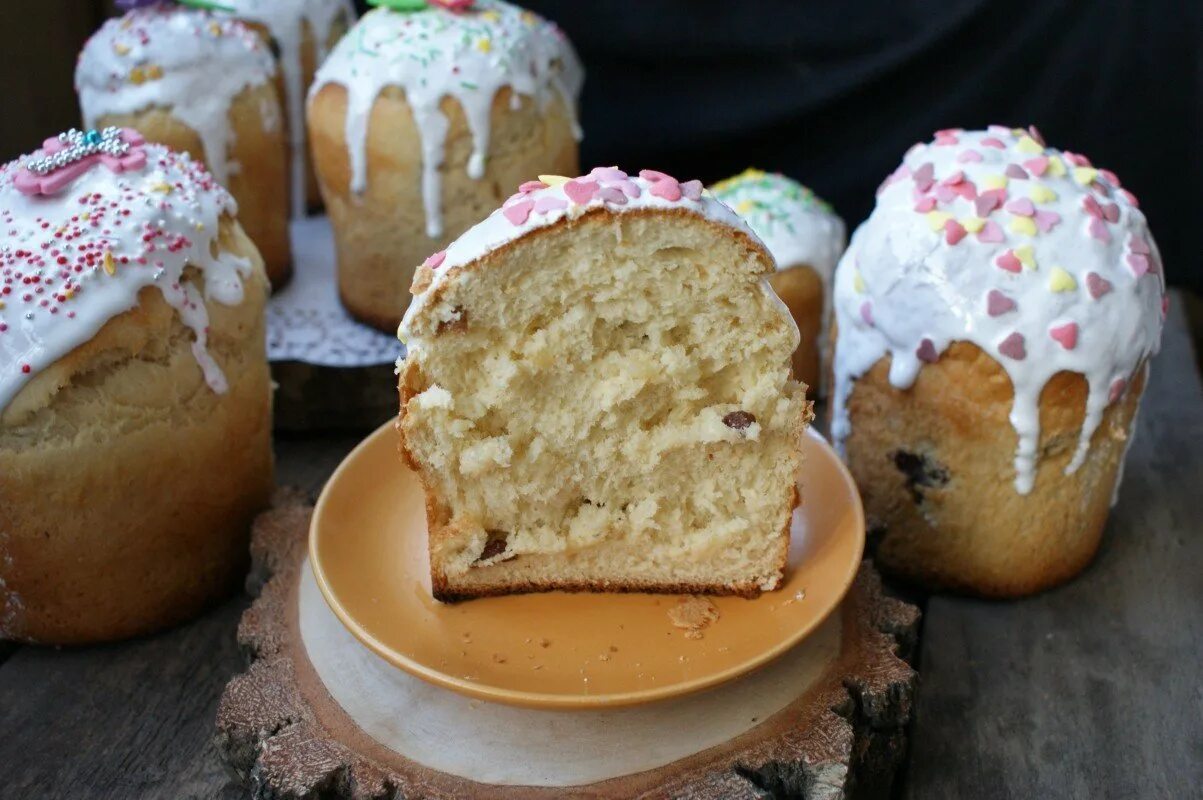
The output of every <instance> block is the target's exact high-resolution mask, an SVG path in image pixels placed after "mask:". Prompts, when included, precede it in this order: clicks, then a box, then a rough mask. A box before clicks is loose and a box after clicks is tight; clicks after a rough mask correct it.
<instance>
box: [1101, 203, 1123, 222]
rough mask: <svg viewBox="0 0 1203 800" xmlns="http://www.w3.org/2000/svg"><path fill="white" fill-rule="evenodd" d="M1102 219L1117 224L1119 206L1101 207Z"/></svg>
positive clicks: (1111, 204)
mask: <svg viewBox="0 0 1203 800" xmlns="http://www.w3.org/2000/svg"><path fill="white" fill-rule="evenodd" d="M1103 219H1105V220H1107V221H1108V222H1119V206H1117V205H1116V204H1115V203H1108V204H1107V205H1105V206H1103Z"/></svg>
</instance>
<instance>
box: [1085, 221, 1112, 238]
mask: <svg viewBox="0 0 1203 800" xmlns="http://www.w3.org/2000/svg"><path fill="white" fill-rule="evenodd" d="M1090 235H1091V236H1092V237H1093V238H1095V239H1098V240H1099V241H1100V242H1110V241H1111V231H1109V230H1107V223H1106V222H1103V220H1102V219H1100V218H1098V217H1091V218H1090Z"/></svg>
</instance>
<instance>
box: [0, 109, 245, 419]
mask: <svg viewBox="0 0 1203 800" xmlns="http://www.w3.org/2000/svg"><path fill="white" fill-rule="evenodd" d="M47 158H49V161H45V160H44V159H47ZM236 211H237V208H236V206H235V203H234V200H233V199H232V198H231V197H230V195H229V194H228V193H227V192H226V190H225V189H223V188H222V187H221V186H219V185H218V184H217V183H216V181H214V179H213V178H212V176H210V174H209V173H208V172H206V171H205V169H204V167H203V166H201V165H200V164H199V163H197V162H195V161H193V160H192V159H191V158H189V157H188V155H187V154H186V153H184V154H180V153H175V152H173V151H171V150H168V149H167V148H165V147H162V146H159V145H155V144H146V143H145V142H144V141H143V139H142V137H141V136H140V135H139V134H138V133H137V132H135V131H132V130H129V129H116V128H111V129H107V130H105V131H87V132H81V131H71V132H69V133H67V134H62V135H60V136H59V137H56V138H53V139H47V140H46V142H45V144H44V146H43V149H41V150H39V151H37V152H35V153H33V154H32V155H30V156H25V157H23V158H20V159H18V160H17V161H13V162H11V163H9V164H7V165H5V166H4V167H2V168H0V231H2V238H0V411H3V410H4V409H5V408H6V407H7V406H8V404H9V403H10V402H11V401H12V400H13V398H14V397H15V396H16V395H17V393H18V392H19V391H20V390H21V389H22V387H24V385H25V384H26V383H27V382H28V381H29V380H31V379H32V378H33V377H34V376H35V375H37V374H38V373H39V372H40V371H42V370H44V369H45V368H46V367H48V366H50V365H51V364H53V363H54V362H55V361H57V360H58V359H60V358H62V357H63V356H64V355H66V354H67V353H69V352H70V351H71V350H73V349H75V348H76V347H78V346H79V345H81V344H83V343H84V342H87V341H89V340H90V339H91V338H92V337H93V336H95V335H96V333H97V331H99V330H100V329H101V328H102V327H103V326H104V324H105V323H106V322H108V321H109V320H110V319H112V318H113V317H116V316H117V315H119V314H121V313H123V312H125V311H128V310H129V309H131V308H133V307H134V306H136V305H137V303H138V293H139V292H140V291H141V290H142V289H144V288H146V287H148V286H154V287H156V288H157V289H158V290H159V291H160V292H161V293H162V295H163V299H164V300H165V301H166V302H167V303H168V304H169V305H171V306H172V307H173V308H174V309H175V310H176V311H177V312H178V313H179V315H180V319H181V320H182V321H183V322H184V324H185V325H187V326H188V327H189V328H191V330H192V331H193V333H194V335H195V338H196V342H195V344H194V346H193V352H194V354H195V355H196V359H197V361H198V363H199V364H200V367H201V369H202V370H203V372H204V375H205V379H206V381H207V382H208V384H209V386H210V387H212V389H213V390H214V391H216V392H219V393H220V392H224V391H225V390H226V382H225V377H224V376H223V375H222V372H221V369H220V368H219V367H218V366H217V364H216V363H215V362H214V361H213V359H212V358H211V357H210V356H209V354H208V352H207V350H206V339H207V332H208V324H209V322H208V313H207V312H206V309H205V299H206V298H205V297H202V296H201V295H200V293H199V292H198V290H197V289H196V287H195V286H194V285H193V284H192V283H191V282H183V281H182V275H183V272H184V268H185V266H192V267H194V268H196V269H198V270H200V271H202V272H203V273H204V279H205V280H204V287H205V294H206V295H207V296H208V297H209V298H212V299H213V300H216V301H217V302H220V303H223V304H225V305H236V304H238V303H240V302H242V297H243V281H244V280H245V278H246V277H247V275H249V272H250V269H251V264H250V262H249V261H246V260H245V259H241V258H235V257H233V256H231V255H229V254H227V253H222V252H220V251H218V248H217V247H216V241H217V238H218V235H219V223H220V221H221V219H222V217H223V216H225V215H233V214H235V213H236ZM214 253H217V254H216V255H214Z"/></svg>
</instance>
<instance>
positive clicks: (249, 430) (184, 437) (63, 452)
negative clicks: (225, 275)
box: [0, 220, 272, 644]
mask: <svg viewBox="0 0 1203 800" xmlns="http://www.w3.org/2000/svg"><path fill="white" fill-rule="evenodd" d="M222 240H223V243H224V242H227V241H230V240H233V242H234V243H235V244H236V245H237V247H236V249H234V252H237V253H239V254H240V255H244V256H246V257H248V258H251V259H252V261H253V262H255V263H256V267H255V270H256V271H255V276H254V277H252V278H251V279H250V280H249V281H248V282H247V287H246V298H245V299H244V301H243V303H242V304H240V305H238V306H221V305H220V304H216V303H209V304H208V308H209V313H210V323H211V324H210V340H209V352H210V354H211V355H213V357H214V358H215V359H217V361H218V363H219V364H220V365H221V367H222V369H223V371H224V373H225V375H226V378H227V379H228V381H229V384H230V388H229V391H228V392H227V393H226V394H224V395H217V394H215V393H214V392H212V390H210V389H209V388H208V386H206V385H205V384H204V382H203V378H202V377H201V375H200V369H199V367H198V366H197V364H196V359H195V357H194V356H193V355H192V353H191V341H192V339H191V333H190V332H189V331H188V330H187V329H186V328H184V327H183V325H182V323H181V322H180V321H179V319H178V317H177V316H176V315H175V312H174V311H173V310H172V309H171V308H170V307H169V306H168V305H167V304H166V302H165V301H164V300H163V299H162V296H161V295H160V294H159V292H158V290H157V289H155V288H147V289H144V290H143V292H142V293H141V294H140V295H139V304H138V305H137V306H136V307H135V308H134V309H132V310H131V311H129V312H126V313H125V314H122V315H119V316H117V317H114V318H113V319H112V320H110V321H109V322H108V323H106V325H105V326H104V327H102V328H101V330H100V331H99V332H98V333H97V335H96V336H94V337H93V338H92V339H91V340H90V341H89V342H86V343H85V344H84V345H82V346H80V347H78V348H76V349H75V350H73V351H72V352H71V353H68V354H67V355H66V356H64V357H63V358H62V359H60V360H59V361H58V362H56V363H55V364H54V365H52V366H51V367H50V368H49V369H48V370H46V371H44V372H43V373H41V374H39V375H38V377H37V378H36V379H35V381H32V382H31V383H30V384H27V385H26V387H25V389H23V390H22V392H21V393H20V394H19V395H18V397H17V398H16V400H15V401H14V404H13V406H12V407H10V409H8V410H6V413H5V415H4V417H3V419H0V508H2V509H4V510H5V513H4V514H3V518H2V519H0V636H7V637H9V638H17V639H23V640H29V641H37V642H43V643H53V644H80V643H87V642H96V641H108V640H113V639H119V638H125V637H129V636H135V635H139V634H142V633H148V632H151V631H154V630H157V629H160V628H163V627H166V626H168V625H171V624H174V623H176V622H179V621H182V620H183V619H186V618H188V617H189V616H191V615H193V614H195V613H196V612H198V611H200V610H201V609H202V608H204V607H205V606H207V605H208V604H210V603H211V602H213V601H214V600H216V599H219V598H220V597H223V596H225V595H226V594H228V593H229V592H231V591H232V590H233V589H234V588H236V587H237V585H238V584H239V581H240V580H241V577H242V574H243V571H244V566H245V560H246V537H247V532H248V529H249V523H250V520H251V518H252V517H253V516H254V514H255V513H257V512H258V511H259V510H260V509H261V508H262V507H263V505H264V504H265V503H266V502H267V498H268V496H269V494H270V491H271V485H272V467H271V460H272V456H271V397H270V377H269V374H268V369H267V364H266V359H265V357H264V352H263V349H264V314H263V308H264V303H265V300H266V292H267V286H266V280H265V278H264V277H263V273H262V265H261V263H260V262H258V259H257V257H256V256H255V254H254V249H253V246H252V245H251V244H250V242H249V240H247V239H246V238H245V236H244V235H243V234H242V233H241V231H240V230H238V229H237V226H236V225H234V224H233V223H232V222H229V221H228V220H227V221H225V222H223V229H222ZM14 408H15V411H14ZM9 412H13V413H9Z"/></svg>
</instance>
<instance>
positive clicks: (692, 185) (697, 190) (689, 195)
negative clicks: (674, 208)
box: [681, 180, 702, 200]
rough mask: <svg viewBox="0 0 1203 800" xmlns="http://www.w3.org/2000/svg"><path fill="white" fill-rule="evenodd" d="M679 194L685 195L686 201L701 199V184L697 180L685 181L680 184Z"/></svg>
mask: <svg viewBox="0 0 1203 800" xmlns="http://www.w3.org/2000/svg"><path fill="white" fill-rule="evenodd" d="M681 194H683V195H685V197H686V199H688V200H701V199H702V182H701V181H698V180H693V181H685V183H683V184H681Z"/></svg>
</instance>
